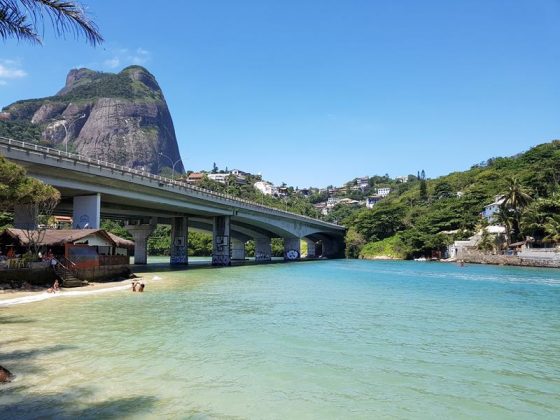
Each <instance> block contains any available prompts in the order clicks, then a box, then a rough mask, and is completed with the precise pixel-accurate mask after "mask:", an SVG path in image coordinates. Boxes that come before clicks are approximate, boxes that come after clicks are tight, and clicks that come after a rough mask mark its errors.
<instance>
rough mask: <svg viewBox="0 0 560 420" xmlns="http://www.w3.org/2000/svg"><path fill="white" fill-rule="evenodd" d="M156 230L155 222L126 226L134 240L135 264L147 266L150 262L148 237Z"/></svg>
mask: <svg viewBox="0 0 560 420" xmlns="http://www.w3.org/2000/svg"><path fill="white" fill-rule="evenodd" d="M155 228H156V223H155V221H154V220H152V221H151V222H150V223H149V224H146V223H144V224H140V223H139V224H136V225H129V224H126V225H125V229H126V230H128V232H129V233H130V234H131V235H132V239H133V240H134V264H146V263H147V262H148V237H149V236H150V235H151V234H152V232H153V231H154V229H155Z"/></svg>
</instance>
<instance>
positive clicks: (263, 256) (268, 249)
mask: <svg viewBox="0 0 560 420" xmlns="http://www.w3.org/2000/svg"><path fill="white" fill-rule="evenodd" d="M270 260H272V244H271V242H270V238H267V237H262V238H255V261H256V262H259V261H260V262H266V261H270Z"/></svg>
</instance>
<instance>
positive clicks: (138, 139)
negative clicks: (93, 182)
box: [0, 66, 184, 173]
mask: <svg viewBox="0 0 560 420" xmlns="http://www.w3.org/2000/svg"><path fill="white" fill-rule="evenodd" d="M0 115H1V121H0V135H5V136H8V137H14V136H17V137H20V139H22V140H26V141H29V140H31V141H33V142H37V143H40V144H44V145H47V146H50V147H55V148H58V149H62V150H66V149H68V150H69V151H73V152H77V153H80V154H83V155H87V156H91V157H95V158H97V159H101V160H106V161H109V162H113V163H117V164H120V165H125V166H129V167H132V168H143V169H146V170H148V171H150V172H152V173H161V172H162V171H163V172H165V171H166V170H167V171H169V170H170V167H171V166H172V165H171V163H170V162H169V161H172V162H176V161H179V162H178V164H177V165H176V167H175V171H176V172H179V173H182V172H184V167H183V164H182V162H181V157H180V155H179V149H178V145H177V138H176V136H175V129H174V126H173V120H172V118H171V114H170V112H169V108H168V106H167V103H166V101H165V97H164V95H163V92H162V90H161V88H160V87H159V84H158V83H157V80H156V78H155V77H154V76H153V75H152V74H151V73H150V72H149V71H148V70H146V69H145V68H144V67H141V66H129V67H126V68H124V69H123V70H122V71H120V72H119V73H104V72H97V71H94V70H90V69H87V68H80V69H72V70H71V71H70V72H69V73H68V75H67V77H66V83H65V85H64V87H63V88H62V89H60V90H59V91H58V92H57V93H56V94H55V95H53V96H49V97H45V98H37V99H26V100H20V101H16V102H14V103H12V104H10V105H8V106H6V107H4V108H3V109H2V113H1V114H0ZM162 154H163V155H164V156H165V157H163V158H162ZM166 168H167V169H166Z"/></svg>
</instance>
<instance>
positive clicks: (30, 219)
mask: <svg viewBox="0 0 560 420" xmlns="http://www.w3.org/2000/svg"><path fill="white" fill-rule="evenodd" d="M38 216H39V215H38V214H37V206H33V205H18V206H14V227H15V228H16V229H23V230H35V229H37V217H38Z"/></svg>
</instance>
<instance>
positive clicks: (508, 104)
mask: <svg viewBox="0 0 560 420" xmlns="http://www.w3.org/2000/svg"><path fill="white" fill-rule="evenodd" d="M84 4H86V5H87V8H88V10H89V13H90V14H91V15H92V16H93V18H94V20H95V21H96V22H97V23H98V26H99V27H100V29H101V31H102V34H103V36H104V37H105V39H106V41H105V43H104V44H103V45H102V46H100V47H97V48H93V47H91V46H89V45H88V44H86V43H85V41H84V40H81V39H80V40H75V39H73V38H72V37H71V36H70V37H67V39H65V40H64V39H57V38H56V37H54V36H53V35H52V34H51V33H50V31H49V30H48V28H47V29H46V30H45V33H44V35H45V36H44V38H45V40H44V46H42V47H40V46H32V45H28V44H26V43H22V42H20V43H18V42H16V41H14V40H8V41H6V42H4V43H1V41H0V43H1V44H0V45H1V49H0V106H5V105H8V104H9V103H11V102H13V101H15V100H18V99H24V98H34V97H41V96H49V95H52V94H54V93H55V92H56V91H57V90H59V89H60V88H61V87H62V86H63V85H64V80H65V77H66V74H67V72H68V71H69V70H70V69H71V68H75V67H89V68H93V69H96V70H102V71H116V72H118V71H120V70H121V69H122V68H124V67H126V66H127V65H130V64H141V65H143V66H145V67H146V68H148V70H150V71H151V72H152V73H153V74H154V75H155V76H156V78H157V80H158V82H159V83H160V86H161V87H162V89H163V92H164V94H165V97H166V99H167V102H168V105H169V108H170V111H171V114H172V116H173V119H174V123H175V130H176V134H177V138H178V142H179V148H180V150H181V155H182V157H183V161H184V163H185V166H186V167H187V168H188V169H193V170H198V169H210V168H211V167H212V163H213V162H216V164H217V165H218V166H219V167H220V168H224V167H225V166H228V167H229V168H230V169H231V168H239V169H243V170H247V171H250V172H254V173H259V172H260V173H262V174H263V176H264V177H265V178H266V179H269V180H271V181H273V182H275V183H281V182H286V183H288V184H289V185H294V186H299V187H304V186H309V185H313V186H326V185H329V184H333V185H338V184H342V183H343V182H345V181H347V180H349V179H352V178H354V177H356V176H362V175H373V174H385V173H388V174H389V175H391V176H398V175H406V174H409V173H413V174H415V173H416V172H417V171H418V170H421V169H424V170H425V171H426V174H427V176H428V177H432V178H433V177H437V176H439V175H444V174H446V173H448V172H452V171H455V170H464V169H467V168H469V167H470V166H471V165H472V164H474V163H477V162H480V161H482V160H486V159H487V158H489V157H493V156H506V155H512V154H515V153H517V152H520V151H523V150H526V149H528V148H530V147H531V146H534V145H536V144H539V143H543V142H547V141H550V140H552V139H557V138H560V112H559V111H560V100H559V98H560V77H559V68H560V1H558V0H527V1H521V0H514V1H506V0H503V1H497V0H469V1H466V0H465V1H448V0H442V1H430V0H426V1H422V2H419V1H416V0H410V1H401V0H386V1H375V0H344V1H340V0H314V1H311V0H274V1H272V0H237V1H229V0H213V1H205V0H199V1H175V2H165V7H156V6H154V4H156V2H153V1H140V0H120V1H109V0H100V1H89V2H84Z"/></svg>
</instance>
